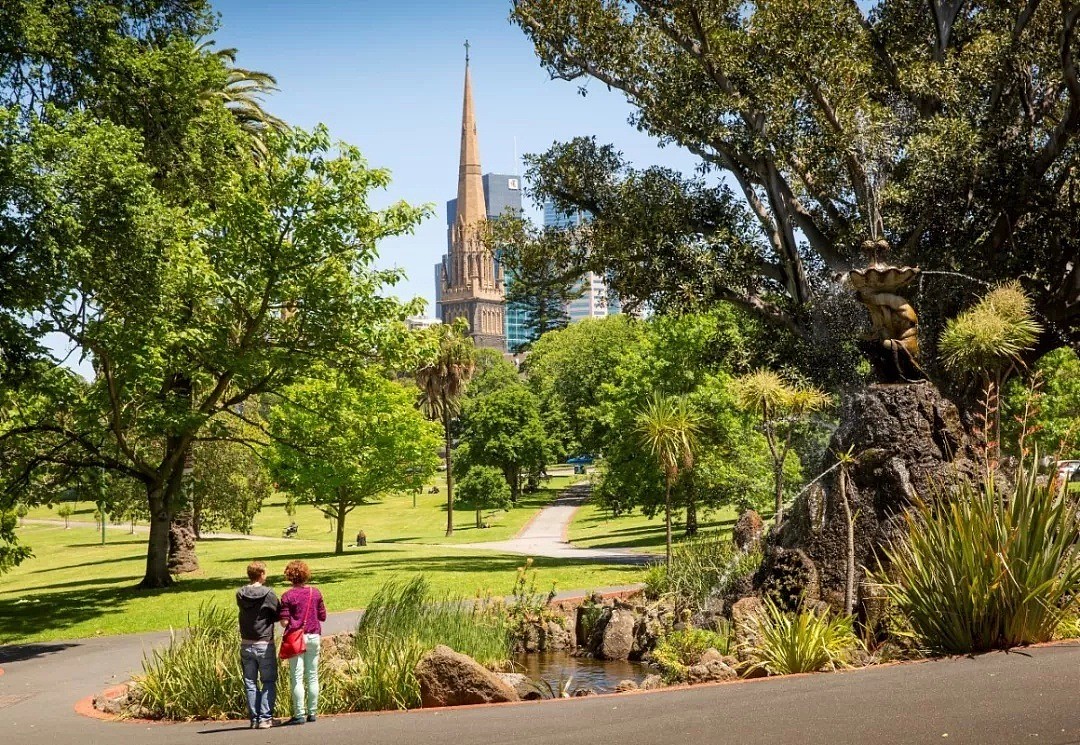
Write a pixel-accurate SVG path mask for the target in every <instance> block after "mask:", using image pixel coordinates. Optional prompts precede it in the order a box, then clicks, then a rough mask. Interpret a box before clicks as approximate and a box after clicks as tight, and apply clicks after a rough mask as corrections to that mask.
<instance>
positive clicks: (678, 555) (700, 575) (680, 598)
mask: <svg viewBox="0 0 1080 745" xmlns="http://www.w3.org/2000/svg"><path fill="white" fill-rule="evenodd" d="M760 564H761V554H758V553H748V554H745V553H743V552H741V551H739V550H738V549H736V548H735V546H734V545H733V544H732V543H731V541H730V539H728V537H727V536H726V535H724V534H721V533H708V534H706V535H703V536H700V537H698V538H692V539H690V540H686V541H683V542H681V543H678V544H676V545H675V546H672V550H671V565H670V566H667V565H665V564H653V565H652V566H650V567H649V569H648V570H647V572H646V574H645V593H646V595H647V596H648V597H650V598H653V599H657V598H660V597H668V598H670V599H671V600H672V601H673V602H674V603H675V607H676V610H678V611H682V610H687V609H688V610H691V611H697V610H700V609H701V608H702V606H703V605H704V604H705V601H706V599H708V597H709V595H711V594H713V593H716V594H721V595H722V594H724V593H725V592H726V591H727V590H728V589H729V588H730V587H731V586H732V585H733V584H734V583H736V582H738V581H739V580H740V579H742V578H743V577H745V576H746V575H748V574H751V573H753V572H754V571H755V570H756V569H757V568H758V565H760Z"/></svg>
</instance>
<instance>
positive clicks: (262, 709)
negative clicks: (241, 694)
mask: <svg viewBox="0 0 1080 745" xmlns="http://www.w3.org/2000/svg"><path fill="white" fill-rule="evenodd" d="M247 576H248V580H249V582H250V584H247V585H245V586H244V587H241V588H240V589H239V590H237V591H236V605H237V606H238V607H239V608H240V613H239V620H240V665H241V667H242V668H243V670H244V690H245V692H246V693H247V705H248V716H249V717H250V718H251V726H252V727H256V728H258V729H267V728H269V727H272V726H273V723H274V701H275V700H276V698H277V653H276V650H275V649H274V622H275V621H276V620H277V619H278V618H279V616H280V604H279V602H278V599H277V595H275V594H274V591H273V590H271V589H270V588H269V587H267V585H266V564H263V563H262V562H261V561H253V562H251V563H250V564H248V568H247Z"/></svg>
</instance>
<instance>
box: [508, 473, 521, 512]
mask: <svg viewBox="0 0 1080 745" xmlns="http://www.w3.org/2000/svg"><path fill="white" fill-rule="evenodd" d="M504 473H505V475H506V481H507V483H508V484H509V485H510V503H511V504H513V505H517V503H518V499H519V498H520V497H521V469H520V468H514V467H511V468H507V469H506V471H504Z"/></svg>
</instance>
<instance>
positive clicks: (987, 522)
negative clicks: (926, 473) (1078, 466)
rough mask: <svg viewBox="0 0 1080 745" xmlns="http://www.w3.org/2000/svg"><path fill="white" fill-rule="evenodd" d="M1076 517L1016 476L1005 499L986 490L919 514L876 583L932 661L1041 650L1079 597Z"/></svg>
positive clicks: (1024, 476) (1030, 476)
mask: <svg viewBox="0 0 1080 745" xmlns="http://www.w3.org/2000/svg"><path fill="white" fill-rule="evenodd" d="M1076 517H1077V516H1076V512H1075V508H1074V507H1073V506H1072V505H1071V504H1070V503H1069V502H1068V501H1067V500H1062V499H1058V498H1055V496H1054V495H1053V494H1052V493H1051V491H1050V489H1049V488H1048V487H1043V486H1039V485H1038V483H1037V482H1036V480H1035V472H1034V470H1032V471H1031V472H1027V471H1026V470H1024V469H1021V471H1020V473H1019V474H1018V476H1017V480H1016V486H1015V487H1014V488H1013V489H1012V490H1011V492H1010V494H1009V495H1008V496H1004V495H999V494H998V492H997V490H996V489H995V487H994V485H993V483H992V481H988V482H987V483H986V484H985V485H984V486H983V487H982V488H972V487H966V488H963V489H961V491H960V493H959V495H958V498H956V499H953V500H952V501H951V502H949V503H948V504H943V505H941V506H937V507H935V506H931V505H926V504H922V505H919V506H917V508H916V510H915V514H914V515H909V516H908V524H907V527H908V530H907V536H906V540H905V541H902V542H899V543H898V544H896V545H893V546H892V547H891V548H890V549H889V550H888V551H887V552H886V554H887V557H888V559H889V561H890V563H891V565H892V568H891V569H890V570H889V572H888V575H889V576H888V577H886V576H885V574H884V573H882V572H879V581H881V582H882V584H883V586H884V587H885V590H886V592H887V593H888V595H889V598H890V600H891V601H892V602H893V603H894V604H895V605H896V607H897V608H898V609H899V610H900V611H901V612H902V613H904V615H905V616H907V618H908V620H909V621H910V623H911V628H912V632H913V633H914V634H915V636H916V638H917V640H918V642H919V643H920V644H922V645H924V646H925V647H926V648H927V649H929V650H931V651H934V652H944V653H948V654H965V653H970V652H980V651H985V650H988V649H995V648H1008V647H1012V646H1016V645H1019V644H1029V643H1035V642H1042V641H1047V640H1049V639H1051V638H1053V635H1054V633H1055V630H1056V629H1057V628H1058V625H1059V624H1060V622H1061V620H1062V618H1064V617H1065V616H1066V615H1067V614H1068V613H1069V612H1070V610H1071V609H1072V608H1073V607H1074V606H1075V604H1076V596H1077V593H1078V592H1080V556H1078V555H1077V552H1076V550H1075V546H1076V544H1077V542H1078V541H1080V527H1078V525H1077V521H1076Z"/></svg>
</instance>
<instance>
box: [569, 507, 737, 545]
mask: <svg viewBox="0 0 1080 745" xmlns="http://www.w3.org/2000/svg"><path fill="white" fill-rule="evenodd" d="M738 516H739V515H738V511H737V510H736V509H735V508H734V507H724V508H722V509H719V510H714V511H712V512H709V513H708V514H705V513H703V512H702V511H700V510H699V511H698V529H699V530H700V531H702V532H704V531H710V530H723V531H728V532H730V531H731V528H732V527H733V526H734V525H735V520H736V519H737V518H738ZM683 519H684V516H683V515H681V514H673V515H672V523H671V535H672V538H674V539H675V540H679V539H680V538H682V536H683V532H684V523H683V522H682V521H683ZM569 538H570V542H571V543H573V544H574V545H575V546H580V547H581V548H631V549H635V550H638V551H642V552H648V553H661V554H662V553H663V552H664V515H663V513H658V514H657V515H656V516H655V517H653V518H652V519H650V518H647V517H645V516H644V515H642V514H641V513H640V512H633V513H631V514H629V515H620V516H619V517H612V516H611V511H610V510H607V509H604V508H602V507H600V506H599V505H597V504H593V503H591V502H589V503H587V504H585V506H584V507H582V508H581V509H580V510H578V511H577V514H576V515H574V521H573V523H571V525H570V534H569Z"/></svg>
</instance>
